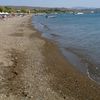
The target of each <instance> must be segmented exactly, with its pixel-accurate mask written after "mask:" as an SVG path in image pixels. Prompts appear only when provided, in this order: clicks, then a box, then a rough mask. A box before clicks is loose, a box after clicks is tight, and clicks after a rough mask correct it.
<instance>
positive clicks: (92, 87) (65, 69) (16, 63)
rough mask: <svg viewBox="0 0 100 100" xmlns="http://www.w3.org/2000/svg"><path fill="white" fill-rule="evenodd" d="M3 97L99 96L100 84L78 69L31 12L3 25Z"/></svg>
mask: <svg viewBox="0 0 100 100" xmlns="http://www.w3.org/2000/svg"><path fill="white" fill-rule="evenodd" d="M0 47H1V48H0V54H1V55H0V100H25V99H27V100H37V99H39V100H40V99H41V100H86V99H88V100H99V99H100V86H99V85H97V84H95V83H94V82H92V81H91V80H89V79H88V78H87V77H86V76H84V75H82V74H81V73H80V72H78V71H77V70H75V68H73V66H72V65H71V64H70V63H69V62H67V61H66V60H65V59H64V57H63V56H62V54H61V52H60V51H59V49H58V48H57V46H56V45H55V44H53V43H52V42H50V41H49V40H47V39H45V38H43V37H41V33H40V32H39V31H38V30H36V29H35V28H34V27H33V26H32V15H31V16H25V17H17V18H16V17H15V18H13V19H10V20H9V19H7V21H4V23H2V24H1V27H0Z"/></svg>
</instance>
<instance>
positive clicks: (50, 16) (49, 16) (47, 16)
mask: <svg viewBox="0 0 100 100" xmlns="http://www.w3.org/2000/svg"><path fill="white" fill-rule="evenodd" d="M45 17H46V18H56V16H54V15H46V16H45Z"/></svg>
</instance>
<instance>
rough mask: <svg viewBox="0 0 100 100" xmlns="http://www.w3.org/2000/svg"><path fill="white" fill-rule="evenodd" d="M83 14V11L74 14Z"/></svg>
mask: <svg viewBox="0 0 100 100" xmlns="http://www.w3.org/2000/svg"><path fill="white" fill-rule="evenodd" d="M83 14H84V13H83V12H78V13H76V15H83Z"/></svg>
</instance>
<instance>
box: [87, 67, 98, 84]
mask: <svg viewBox="0 0 100 100" xmlns="http://www.w3.org/2000/svg"><path fill="white" fill-rule="evenodd" d="M87 75H88V78H89V79H90V80H92V81H94V82H95V83H97V84H99V85H100V82H98V81H97V80H96V79H97V77H96V78H95V77H94V78H95V79H94V78H93V77H91V75H90V73H89V70H88V69H87ZM99 80H100V78H99Z"/></svg>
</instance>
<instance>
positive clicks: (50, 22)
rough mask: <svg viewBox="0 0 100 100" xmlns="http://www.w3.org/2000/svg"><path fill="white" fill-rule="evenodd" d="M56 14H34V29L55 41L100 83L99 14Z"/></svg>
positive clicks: (75, 63) (68, 57) (76, 65)
mask: <svg viewBox="0 0 100 100" xmlns="http://www.w3.org/2000/svg"><path fill="white" fill-rule="evenodd" d="M51 15H52V14H49V15H48V16H51ZM53 16H55V17H54V18H53V17H48V18H47V17H45V15H38V16H34V15H33V24H34V26H35V28H36V29H38V30H39V31H40V32H42V36H43V37H45V38H48V39H50V40H52V41H54V42H55V43H56V44H57V45H58V46H59V49H60V50H61V52H62V54H63V55H64V56H65V58H67V59H68V60H69V62H71V63H72V64H73V65H74V66H75V67H76V68H77V69H78V70H80V71H81V72H82V73H85V74H86V75H88V77H89V78H90V79H92V80H93V81H96V82H98V83H99V84H100V14H83V15H73V14H57V15H53Z"/></svg>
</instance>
